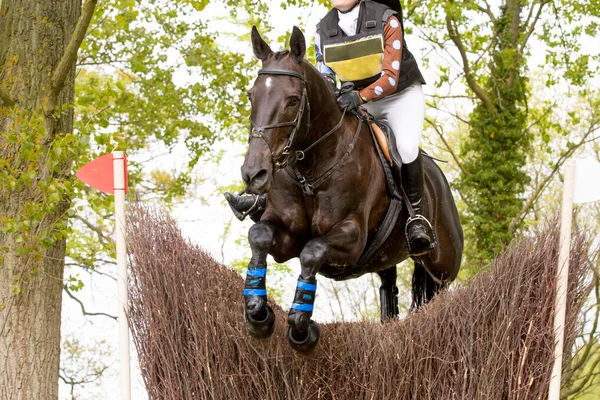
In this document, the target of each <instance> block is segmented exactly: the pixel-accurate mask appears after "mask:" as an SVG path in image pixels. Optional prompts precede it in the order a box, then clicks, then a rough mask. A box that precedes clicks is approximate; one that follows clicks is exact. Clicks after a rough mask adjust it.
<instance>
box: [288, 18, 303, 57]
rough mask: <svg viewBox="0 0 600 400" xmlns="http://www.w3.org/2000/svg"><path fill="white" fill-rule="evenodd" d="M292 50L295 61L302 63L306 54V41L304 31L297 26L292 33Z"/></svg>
mask: <svg viewBox="0 0 600 400" xmlns="http://www.w3.org/2000/svg"><path fill="white" fill-rule="evenodd" d="M290 49H291V51H292V58H293V59H294V61H296V62H297V63H301V62H302V60H304V55H305V54H306V40H305V39H304V34H303V33H302V31H301V30H300V29H298V28H297V27H295V26H294V30H293V31H292V37H290Z"/></svg>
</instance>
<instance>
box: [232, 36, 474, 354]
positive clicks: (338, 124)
mask: <svg viewBox="0 0 600 400" xmlns="http://www.w3.org/2000/svg"><path fill="white" fill-rule="evenodd" d="M251 41H252V49H253V52H254V55H255V56H256V57H257V58H258V59H259V60H260V61H261V62H262V68H261V69H260V70H259V72H258V76H257V78H256V80H255V81H254V85H253V86H252V88H251V89H250V90H249V91H248V97H249V100H250V104H251V114H250V121H251V130H250V135H249V143H248V150H247V152H246V155H245V158H244V163H243V165H242V167H241V173H242V179H243V181H244V184H245V191H246V192H247V193H249V194H255V195H261V194H265V193H266V194H267V202H266V206H265V209H264V212H263V214H262V216H261V217H260V220H259V221H258V222H257V223H255V224H254V225H252V227H251V228H250V230H249V233H248V241H249V243H250V248H251V251H252V257H251V260H250V263H249V265H248V270H247V276H246V284H245V289H244V297H245V313H244V314H245V324H246V330H247V332H248V333H249V334H250V335H252V336H254V337H256V338H267V337H269V336H270V335H271V334H272V332H273V330H274V323H275V320H274V314H273V310H272V309H271V308H270V307H269V306H268V305H267V292H266V285H265V277H266V272H267V255H268V254H270V255H271V256H272V257H273V258H274V259H275V261H277V262H280V263H282V262H286V261H288V260H290V259H292V258H295V257H299V258H300V264H301V272H300V276H299V277H298V281H297V287H296V292H295V296H294V301H293V303H292V306H291V308H290V312H289V315H288V325H289V327H288V340H289V343H290V345H291V346H292V347H293V348H294V349H295V350H297V351H300V352H307V351H310V350H311V349H313V348H314V347H315V346H316V345H317V343H318V341H319V336H320V331H319V326H318V324H317V323H316V322H314V321H313V320H311V317H312V312H313V309H314V300H315V295H316V290H317V281H316V275H317V274H321V275H323V276H325V277H328V278H331V279H334V280H345V279H350V278H355V277H358V276H361V275H363V274H366V273H377V274H378V275H379V277H380V278H381V287H380V305H381V320H382V322H385V321H388V320H390V319H392V318H394V317H396V316H397V315H398V300H397V294H398V288H397V287H396V273H397V272H396V265H397V264H398V263H400V262H402V261H403V260H405V259H407V258H408V257H412V258H413V260H414V272H413V280H412V295H413V303H412V304H413V306H412V308H418V307H419V306H420V305H422V304H424V303H425V302H426V301H428V300H430V299H431V298H432V297H433V295H434V294H435V293H436V292H437V291H439V290H440V289H441V288H444V287H446V286H447V285H448V284H449V283H450V282H452V281H453V280H454V278H455V277H456V275H457V273H458V270H459V268H460V264H461V258H462V251H463V232H462V227H461V224H460V220H459V217H458V212H457V210H456V205H455V203H454V199H453V197H452V193H451V190H450V187H449V185H448V182H447V180H446V178H445V176H444V174H443V173H442V171H441V170H440V168H439V167H438V166H437V164H436V163H435V162H434V161H433V160H432V159H431V158H429V157H425V159H424V173H425V196H424V199H423V202H424V204H423V207H422V211H423V214H424V215H425V216H426V217H427V218H429V220H430V221H431V225H432V229H433V230H434V231H435V234H436V236H437V246H436V247H435V248H434V249H433V250H431V251H429V252H428V253H426V254H422V255H417V256H411V255H410V254H409V249H408V245H407V242H406V238H405V232H404V227H405V223H406V222H407V219H408V217H409V215H408V211H407V210H406V208H405V207H402V210H401V212H400V216H399V217H398V220H397V222H396V224H395V225H394V226H393V229H392V231H391V234H390V235H389V236H388V238H387V239H386V240H385V242H384V243H383V245H382V246H381V247H380V248H379V250H378V251H377V252H375V253H374V254H373V256H372V257H371V258H370V260H369V261H368V262H367V263H361V265H357V262H358V261H359V259H360V258H361V255H362V254H363V252H364V251H365V249H366V248H367V245H368V243H370V241H371V240H372V239H373V237H374V236H375V235H376V232H377V230H378V229H379V227H380V226H381V224H382V221H383V219H384V217H385V215H386V211H387V209H388V206H389V205H390V203H391V197H390V195H389V193H388V191H387V187H386V179H385V177H384V168H383V166H382V162H381V160H380V157H379V155H378V153H377V148H376V147H375V144H374V141H373V139H372V136H371V133H370V130H369V128H368V126H367V124H365V123H363V121H362V119H361V118H358V117H357V116H356V115H353V114H351V113H346V112H345V110H341V109H340V108H339V107H338V105H337V102H336V97H335V94H334V93H333V91H332V89H331V88H330V86H329V85H328V83H327V82H326V81H325V79H324V78H323V77H322V76H321V74H320V73H319V72H318V71H317V69H316V68H314V67H313V66H312V65H311V64H310V63H309V62H308V61H306V60H305V54H306V41H305V38H304V35H303V33H302V32H301V31H300V29H298V28H297V27H294V28H293V32H292V35H291V37H290V41H289V45H290V50H285V51H280V52H273V51H272V50H271V48H270V47H269V45H268V44H267V43H266V42H265V41H264V40H263V39H262V37H261V36H260V33H259V32H258V30H257V29H256V27H253V28H252V34H251Z"/></svg>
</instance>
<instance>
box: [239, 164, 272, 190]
mask: <svg viewBox="0 0 600 400" xmlns="http://www.w3.org/2000/svg"><path fill="white" fill-rule="evenodd" d="M242 179H243V180H244V183H245V184H246V193H250V194H258V195H260V194H264V193H266V192H267V191H268V190H269V186H270V180H269V171H267V170H266V169H264V168H263V169H261V170H259V171H257V172H255V173H254V174H252V172H249V171H248V169H247V168H244V167H242Z"/></svg>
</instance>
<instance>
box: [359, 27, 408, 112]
mask: <svg viewBox="0 0 600 400" xmlns="http://www.w3.org/2000/svg"><path fill="white" fill-rule="evenodd" d="M383 33H384V38H385V47H384V50H383V69H382V71H381V77H380V78H379V79H378V80H376V81H375V82H373V83H372V84H371V85H369V86H367V87H366V88H364V89H363V90H361V91H360V96H361V97H362V98H363V100H366V101H371V100H377V99H381V98H383V97H385V96H387V95H388V94H391V93H394V92H395V91H396V85H397V83H398V77H399V76H400V60H401V59H402V28H401V27H400V22H399V21H398V19H397V18H396V17H390V19H388V21H387V23H386V24H385V27H384V28H383Z"/></svg>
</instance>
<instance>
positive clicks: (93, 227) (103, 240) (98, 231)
mask: <svg viewBox="0 0 600 400" xmlns="http://www.w3.org/2000/svg"><path fill="white" fill-rule="evenodd" d="M75 218H76V219H78V220H80V221H81V222H83V223H84V224H85V226H87V227H88V228H89V229H91V230H92V231H94V232H96V234H97V235H98V238H99V239H100V243H101V244H104V243H107V242H110V239H109V238H107V237H106V236H105V235H104V232H102V230H101V229H100V228H99V227H97V226H96V225H94V224H92V223H91V222H90V221H88V220H87V219H85V218H83V217H82V216H81V215H79V214H76V215H75Z"/></svg>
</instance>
